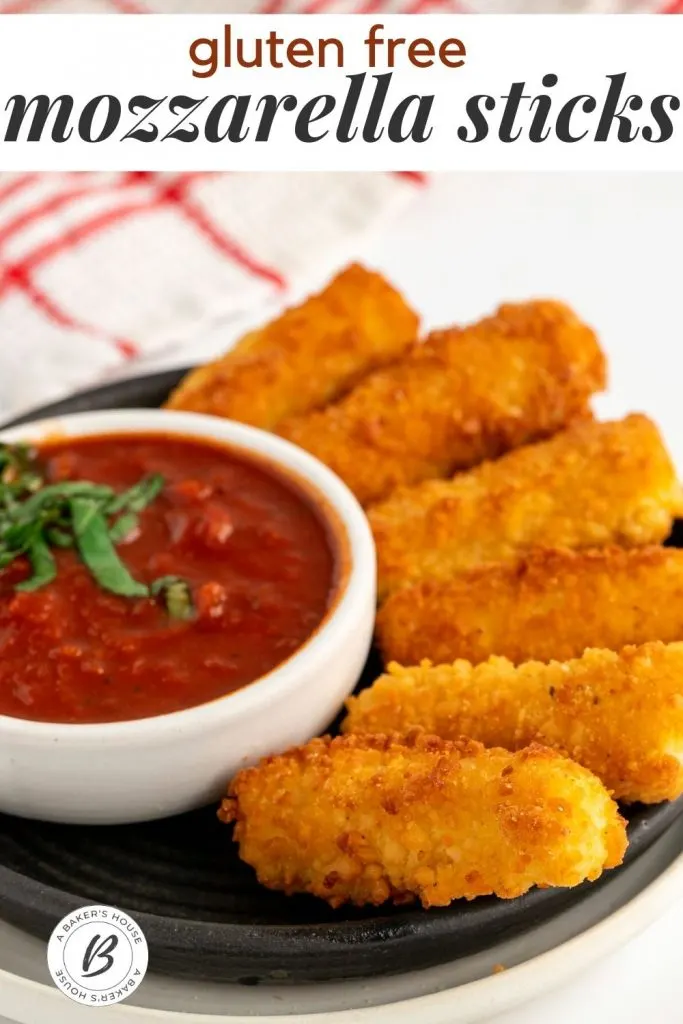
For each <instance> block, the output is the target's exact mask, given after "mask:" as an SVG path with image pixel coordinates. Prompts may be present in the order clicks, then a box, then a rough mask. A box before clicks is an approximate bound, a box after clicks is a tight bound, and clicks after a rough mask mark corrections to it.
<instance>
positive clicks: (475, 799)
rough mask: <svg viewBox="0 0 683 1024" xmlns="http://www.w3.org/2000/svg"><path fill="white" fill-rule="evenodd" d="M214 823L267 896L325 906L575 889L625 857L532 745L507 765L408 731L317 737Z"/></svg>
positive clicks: (595, 799)
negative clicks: (225, 830) (308, 898)
mask: <svg viewBox="0 0 683 1024" xmlns="http://www.w3.org/2000/svg"><path fill="white" fill-rule="evenodd" d="M219 816H220V817H221V818H222V820H224V821H233V820H234V821H236V823H237V824H236V826H235V839H236V840H237V841H238V842H239V844H240V856H241V857H242V858H243V859H244V860H246V861H247V863H248V864H251V865H252V866H253V867H254V868H255V869H256V872H257V875H258V878H259V881H261V882H262V883H263V884H264V885H267V886H269V887H270V888H273V889H281V890H283V891H284V892H287V893H294V892H310V893H313V894H315V895H316V896H321V897H322V898H323V899H325V900H327V901H328V902H329V903H330V904H331V905H332V906H339V905H340V904H342V903H346V902H350V903H356V904H359V905H360V904H364V903H374V904H379V903H383V902H384V901H385V900H388V899H391V900H393V901H394V902H397V903H398V902H404V901H406V900H410V899H413V898H415V897H417V898H418V899H419V900H421V901H422V904H423V905H424V906H425V907H429V906H443V905H445V904H448V903H450V902H451V900H454V899H458V898H461V897H465V898H466V899H472V898H473V897H475V896H481V895H485V894H488V893H496V894H497V895H498V896H502V897H505V898H509V897H513V896H519V895H520V894H521V893H523V892H526V891H527V889H529V888H531V886H533V885H543V886H548V885H553V886H572V885H578V883H579V882H582V881H583V880H584V879H595V878H597V877H598V876H599V875H600V874H601V873H602V871H603V869H605V868H609V867H614V866H615V865H617V864H619V863H621V860H622V858H623V855H624V850H625V848H626V833H625V827H624V822H623V820H622V818H621V817H620V816H619V813H618V809H617V806H616V804H615V803H614V802H613V801H612V800H611V799H610V797H609V795H608V794H607V791H606V790H605V788H604V787H603V785H602V783H601V782H600V781H599V780H598V779H596V778H595V776H594V775H592V774H591V773H590V772H588V771H587V770H586V769H585V768H582V767H580V766H579V765H576V764H574V763H573V762H572V761H569V760H567V759H566V758H564V757H562V756H560V755H558V754H556V753H553V752H552V751H550V750H547V749H545V748H543V747H540V746H533V747H530V748H529V749H527V750H525V751H521V752H519V753H516V754H509V753H507V752H506V751H504V750H484V748H483V747H482V746H481V745H480V744H478V743H472V742H471V741H461V742H457V743H452V742H449V741H446V740H441V739H437V738H436V737H429V736H426V735H421V734H419V733H413V734H409V735H408V736H407V737H404V738H403V739H401V738H400V737H398V736H393V737H391V736H389V737H387V736H345V737H337V738H336V739H334V740H331V739H330V738H329V737H325V738H323V739H316V740H312V741H311V742H310V743H308V744H306V746H304V747H299V748H297V749H295V750H291V751H289V752H288V753H286V754H282V755H280V756H278V757H270V758H267V759H266V760H265V761H262V762H261V764H259V765H258V766H257V767H256V768H248V769H246V770H245V771H242V772H240V773H239V775H238V776H237V777H236V778H235V779H234V780H233V782H232V785H231V786H230V791H229V796H228V798H227V799H226V800H224V801H223V806H222V809H221V811H220V813H219Z"/></svg>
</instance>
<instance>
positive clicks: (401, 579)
mask: <svg viewBox="0 0 683 1024" xmlns="http://www.w3.org/2000/svg"><path fill="white" fill-rule="evenodd" d="M682 513H683V490H682V489H681V486H680V484H679V483H678V480H677V478H676V473H675V470H674V467H673V464H672V462H671V459H670V458H669V454H668V452H667V450H666V448H665V447H664V443H663V441H662V439H661V437H660V434H659V431H658V430H657V427H656V426H655V424H654V423H652V421H651V420H649V419H648V418H647V417H646V416H640V415H632V416H627V417H626V419H623V420H619V421H617V422H615V423H595V422H582V423H577V424H575V425H573V426H571V427H570V428H569V429H568V430H565V431H562V432H561V433H559V434H556V435H555V437H552V438H551V439H550V440H548V441H540V442H538V443H537V444H534V445H529V446H528V447H524V448H520V449H519V450H518V451H514V452H510V453H509V454H507V455H503V456H502V457H501V458H500V459H497V460H496V461H495V462H486V463H484V464H483V465H482V466H479V467H477V468H476V469H472V470H470V471H469V472H468V473H460V474H459V475H457V476H455V477H454V478H453V479H452V480H429V481H426V482H425V483H422V484H418V485H417V486H415V487H410V488H408V487H405V488H401V489H399V490H397V491H396V492H395V493H394V494H392V495H391V496H390V497H389V498H387V500H386V501H385V502H383V503H382V504H379V505H374V506H372V507H371V508H370V509H369V512H368V516H369V519H370V524H371V526H372V531H373V533H374V536H375V543H376V545H377V559H378V572H379V592H380V597H381V596H385V595H386V594H388V593H390V592H391V591H392V590H395V589H396V588H397V587H400V586H403V585H405V584H406V583H414V582H416V581H418V580H421V579H428V578H429V579H447V578H450V577H451V576H453V575H454V574H455V573H457V572H461V571H462V570H464V569H471V568H474V567H475V566H477V565H482V564H484V563H487V562H505V561H511V560H513V559H515V558H518V557H519V556H520V555H523V554H526V553H527V552H528V551H530V550H531V549H532V548H534V547H568V548H588V547H599V546H600V545H604V544H620V545H623V546H626V547H630V546H639V545H643V544H653V543H656V542H658V541H661V540H664V539H665V538H666V537H667V536H668V535H669V533H670V532H671V525H672V520H673V518H674V517H675V516H677V515H680V514H682Z"/></svg>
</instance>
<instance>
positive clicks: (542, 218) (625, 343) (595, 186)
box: [361, 174, 683, 1024]
mask: <svg viewBox="0 0 683 1024" xmlns="http://www.w3.org/2000/svg"><path fill="white" fill-rule="evenodd" d="M681 238H683V176H674V175H664V174H662V175H652V174H650V175H627V174H623V175H594V174H592V175H565V174H545V175H544V174H514V175H513V174H506V175H470V174H462V175H454V176H448V177H446V178H440V179H436V180H435V181H434V182H433V183H432V186H431V187H430V188H429V189H427V190H425V192H424V194H423V195H422V196H421V197H420V198H419V199H418V200H417V201H416V202H415V204H414V205H413V206H412V207H411V208H410V209H409V210H408V211H407V212H406V213H405V214H404V215H403V217H402V219H401V222H400V223H399V224H396V225H394V226H393V227H392V228H391V230H389V231H387V232H386V233H385V234H384V235H383V236H382V237H381V238H377V239H375V240H373V241H372V242H370V244H369V245H367V246H365V247H364V250H363V252H362V253H361V255H363V256H365V257H366V258H367V259H368V261H370V262H372V263H374V264H375V265H377V266H378V267H379V268H381V269H382V270H384V271H386V273H387V274H388V275H389V276H390V277H391V278H392V279H393V280H395V281H396V283H397V284H399V285H400V286H401V287H403V288H404V289H405V291H406V292H407V294H408V295H409V297H410V298H411V299H412V301H413V302H414V303H415V305H416V306H417V307H418V308H419V309H420V310H422V311H424V313H425V316H426V318H427V321H428V323H429V324H431V325H438V324H447V323H448V322H449V321H453V320H465V321H466V320H468V319H473V318H475V317H477V316H479V315H481V314H482V313H484V312H486V311H487V310H489V309H491V308H493V307H494V306H495V305H496V304H497V303H499V302H500V301H502V300H505V299H524V298H530V297H533V296H551V297H556V298H561V299H563V300H565V301H567V302H569V303H570V304H571V305H572V306H574V307H575V308H576V310H577V311H578V312H579V313H580V314H581V315H582V316H583V317H585V319H587V320H588V321H589V322H590V323H592V324H593V325H594V326H595V328H596V329H597V330H598V331H599V334H600V337H601V341H602V344H603V346H604V348H605V350H606V351H607V354H608V357H609V359H610V367H611V372H610V377H611V385H610V391H609V393H608V394H607V395H606V396H604V397H603V398H601V399H600V400H599V410H600V412H601V414H602V415H604V416H610V415H621V414H622V413H624V412H627V411H629V410H635V409H638V410H642V411H645V412H647V413H649V414H650V415H652V416H653V417H654V418H656V419H657V421H658V422H659V423H660V425H661V427H662V429H663V430H664V432H665V435H666V438H667V441H668V443H669V446H670V448H671V450H672V452H673V453H674V455H675V457H676V459H677V462H678V464H679V466H680V467H682V471H683V401H682V400H681V394H682V393H683V377H682V374H681V369H682V368H683V314H682V307H681V295H682V293H683V280H682V278H681V266H682V263H681V257H680V251H681V250H680V245H681V242H680V240H681ZM682 951H683V905H678V906H675V907H673V908H672V909H671V911H670V912H669V913H668V914H667V915H666V917H664V918H662V919H661V920H659V921H658V922H657V923H656V924H655V925H653V926H652V927H650V928H649V929H648V930H647V931H646V932H645V933H644V934H643V935H642V936H641V937H639V938H638V939H637V940H635V941H632V942H631V943H630V944H629V945H628V946H627V947H625V948H624V949H622V950H621V951H619V952H618V953H616V954H614V955H613V956H611V957H610V958H609V959H608V960H606V961H604V962H602V963H600V964H597V965H596V966H595V967H594V968H593V969H592V970H591V971H590V972H588V973H586V974H584V975H583V976H582V977H581V978H578V979H576V980H575V981H574V982H572V983H571V984H570V985H568V986H565V987H564V988H563V989H561V990H559V991H556V992H555V993H553V994H552V995H548V996H546V997H545V998H543V999H541V1000H538V1001H536V1002H534V1003H533V1004H527V1005H526V1006H525V1007H523V1008H520V1009H518V1010H516V1011H514V1012H510V1013H507V1014H504V1015H503V1016H502V1017H497V1018H496V1020H495V1024H577V1022H579V1021H581V1022H584V1024H598V1022H599V1024H612V1022H615V1024H616V1022H619V1024H636V1022H637V1024H642V1022H643V1021H644V1020H649V1021H652V1022H653V1024H680V1022H683V967H682V965H683V960H682V956H683V954H682ZM491 1024H493V1022H491Z"/></svg>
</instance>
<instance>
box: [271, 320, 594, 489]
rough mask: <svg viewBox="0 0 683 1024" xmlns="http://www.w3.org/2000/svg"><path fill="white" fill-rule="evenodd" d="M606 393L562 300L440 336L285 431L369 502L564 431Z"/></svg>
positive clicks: (589, 341)
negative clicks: (600, 393)
mask: <svg viewBox="0 0 683 1024" xmlns="http://www.w3.org/2000/svg"><path fill="white" fill-rule="evenodd" d="M604 385H605V360H604V357H603V354H602V352H601V350H600V346H599V345H598V342H597V339H596V337H595V334H594V333H593V331H592V330H591V329H590V328H589V327H587V326H586V325H585V324H584V323H582V322H581V321H580V320H579V319H578V317H577V316H575V314H574V313H572V311H571V310H570V309H568V308H567V307H566V306H564V305H562V304H561V303H559V302H527V303H522V304H520V305H505V306H501V307H500V309H499V310H498V312H497V313H496V314H495V315H494V316H492V317H489V318H487V319H486V320H482V321H480V322H479V323H476V324H474V325H472V326H471V327H465V328H464V329H459V328H452V329H451V330H446V331H436V332H434V333H433V334H431V335H430V336H429V337H428V339H427V340H426V342H425V343H424V344H423V345H418V346H416V347H415V348H414V349H411V351H410V353H409V354H408V356H407V357H406V358H405V359H402V360H400V361H399V362H397V363H396V364H395V365H393V366H390V367H388V368H386V369H384V370H379V371H377V372H376V373H374V374H371V375H370V376H369V377H367V378H366V379H365V380H363V381H361V383H360V384H358V385H357V386H356V387H355V388H354V389H353V390H352V391H350V392H349V394H348V395H346V397H345V398H343V399H341V400H340V401H339V402H338V403H336V404H335V405H331V406H329V407H328V408H327V409H324V410H323V411H321V412H315V413H311V414H310V415H308V416H301V417H296V418H294V419H290V420H287V421H285V422H284V423H283V424H282V425H281V426H280V428H279V430H278V432H279V433H280V434H282V435H283V437H286V438H288V439H289V440H290V441H294V442H295V443H296V444H299V445H301V446H302V447H303V448H307V449H308V450H309V451H310V452H312V453H313V454H314V455H317V456H318V458H319V459H321V460H322V461H323V462H325V463H327V465H328V466H330V467H331V468H332V469H333V470H335V472H336V473H338V475H339V476H341V477H342V479H343V480H345V481H346V483H347V484H348V485H349V487H350V488H351V490H352V491H353V492H354V493H355V495H356V497H357V498H358V499H359V500H360V501H361V502H362V503H363V504H369V503H370V502H372V501H377V500H378V499H380V498H384V497H386V495H387V494H388V493H389V492H390V491H392V490H393V489H394V488H395V487H397V486H399V485H401V484H414V483H418V482H419V481H421V480H426V479H429V478H431V477H443V476H447V475H448V474H450V473H452V472H453V471H454V470H456V469H465V468H468V467H469V466H473V465H475V464H476V463H478V462H481V461H482V460H483V459H487V458H494V457H495V456H497V455H500V454H502V453H503V452H505V451H508V450H509V449H511V448H516V447H518V446H519V445H521V444H525V443H527V442H528V441H532V440H534V439H536V438H540V437H545V436H548V435H550V434H553V433H555V432H556V431H557V430H559V429H560V428H561V427H563V426H565V425H566V424H567V423H568V422H569V421H570V420H572V419H574V418H576V417H578V416H581V415H585V414H586V412H587V408H588V399H589V398H590V396H591V395H592V394H593V393H594V392H595V391H600V390H601V389H602V388H603V387H604Z"/></svg>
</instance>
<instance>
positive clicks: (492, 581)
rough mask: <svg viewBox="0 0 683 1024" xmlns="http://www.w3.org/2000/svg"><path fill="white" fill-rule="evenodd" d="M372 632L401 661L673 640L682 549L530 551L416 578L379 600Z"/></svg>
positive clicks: (523, 657)
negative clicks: (443, 576)
mask: <svg viewBox="0 0 683 1024" xmlns="http://www.w3.org/2000/svg"><path fill="white" fill-rule="evenodd" d="M377 635H378V639H379V643H380V647H381V649H382V652H383V655H384V659H385V661H398V662H399V663H400V664H401V665H418V664H419V663H420V662H421V661H422V659H423V658H429V659H430V661H432V662H433V663H434V664H437V665H438V664H443V663H448V662H452V661H455V660H456V659H458V658H464V659H465V660H466V661H471V662H473V663H475V664H476V663H477V662H480V661H486V659H487V658H488V657H490V655H492V654H499V655H501V656H502V657H505V658H509V659H510V661H512V662H514V663H515V664H519V663H520V662H522V661H531V660H537V661H553V660H556V661H567V660H568V659H569V658H577V657H579V656H580V655H581V654H583V652H584V651H585V649H586V648H587V647H607V648H609V649H611V650H613V651H617V650H620V648H622V647H624V646H626V644H642V643H646V642H647V641H648V640H662V641H664V643H669V642H670V641H672V640H683V550H677V549H675V548H660V547H646V548H600V549H599V550H597V551H580V552H577V551H566V550H561V551H540V552H536V553H534V554H531V555H529V556H528V557H526V558H523V559H522V560H521V561H519V562H516V563H511V564H509V565H490V566H483V567H482V568H480V569H473V570H471V571H469V572H466V573H462V574H460V575H459V576H456V577H454V578H453V579H452V580H445V581H436V582H432V581H425V582H422V583H416V584H414V585H413V586H410V587H404V588H403V589H402V590H397V591H396V592H395V593H394V594H392V595H391V597H389V598H388V600H387V601H386V602H385V604H384V605H383V607H382V608H380V610H379V613H378V616H377Z"/></svg>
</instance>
